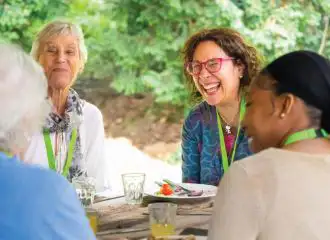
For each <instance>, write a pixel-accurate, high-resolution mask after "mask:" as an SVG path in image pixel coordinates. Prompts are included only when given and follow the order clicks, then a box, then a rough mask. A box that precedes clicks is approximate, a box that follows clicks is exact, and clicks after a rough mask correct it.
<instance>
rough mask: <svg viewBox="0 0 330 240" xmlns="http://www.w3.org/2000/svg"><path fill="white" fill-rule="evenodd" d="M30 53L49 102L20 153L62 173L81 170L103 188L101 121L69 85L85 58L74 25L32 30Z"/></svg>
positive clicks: (58, 24)
mask: <svg viewBox="0 0 330 240" xmlns="http://www.w3.org/2000/svg"><path fill="white" fill-rule="evenodd" d="M31 54H32V56H33V58H34V59H35V60H36V61H37V62H39V63H40V65H41V66H42V67H43V69H44V72H45V75H46V77H47V83H48V96H49V98H50V99H51V101H52V103H53V109H52V112H51V113H50V114H49V116H48V117H47V119H46V124H45V126H44V130H43V132H40V133H38V134H36V135H35V136H34V137H33V138H32V140H31V143H30V146H29V148H28V150H27V151H26V153H25V155H24V160H25V162H28V163H35V164H40V165H42V166H45V167H49V168H51V169H53V170H54V171H56V172H58V173H60V174H62V175H63V176H65V177H67V178H68V179H69V180H71V179H72V177H75V176H78V175H80V174H87V176H89V177H94V178H96V186H97V189H98V190H102V188H103V185H104V184H103V183H104V179H103V169H104V157H105V156H104V127H103V118H102V114H101V112H100V110H99V109H98V108H97V107H96V106H94V105H93V104H91V103H89V102H87V101H85V100H82V99H81V98H80V97H79V95H78V94H77V93H76V92H75V91H74V90H73V89H72V85H73V84H74V82H75V81H76V79H77V76H78V75H79V73H81V72H82V71H83V69H84V66H85V64H86V61H87V49H86V46H85V43H84V36H83V33H82V30H81V29H80V27H79V26H77V25H75V24H73V23H70V22H65V21H54V22H51V23H49V24H47V25H46V26H45V27H44V28H43V29H42V30H41V31H40V32H39V34H38V35H37V37H36V40H35V41H34V43H33V46H32V50H31Z"/></svg>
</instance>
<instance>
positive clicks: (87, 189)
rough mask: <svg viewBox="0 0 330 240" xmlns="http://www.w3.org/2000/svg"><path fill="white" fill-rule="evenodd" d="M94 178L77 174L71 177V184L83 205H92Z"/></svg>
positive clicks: (94, 190) (94, 191)
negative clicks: (77, 175)
mask: <svg viewBox="0 0 330 240" xmlns="http://www.w3.org/2000/svg"><path fill="white" fill-rule="evenodd" d="M95 183H96V181H95V178H93V177H86V176H79V177H74V178H72V184H73V186H74V188H75V189H76V193H77V195H78V197H79V199H80V201H81V203H82V205H83V206H84V207H88V206H92V205H93V202H94V196H95V193H96V189H95Z"/></svg>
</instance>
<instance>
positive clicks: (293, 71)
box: [262, 51, 330, 132]
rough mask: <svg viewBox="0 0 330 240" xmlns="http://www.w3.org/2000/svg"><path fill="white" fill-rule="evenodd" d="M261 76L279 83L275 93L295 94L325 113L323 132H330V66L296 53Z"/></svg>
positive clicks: (315, 56)
mask: <svg viewBox="0 0 330 240" xmlns="http://www.w3.org/2000/svg"><path fill="white" fill-rule="evenodd" d="M262 74H269V75H270V76H271V77H272V78H273V79H274V80H275V81H276V84H275V86H276V92H277V93H278V94H282V93H292V94H293V95H295V96H297V97H299V98H301V99H302V100H303V101H305V103H307V104H309V105H312V106H314V107H315V108H318V109H319V110H321V111H322V118H321V128H323V129H325V130H326V131H328V132H330V62H329V60H327V59H326V58H324V57H322V56H321V55H319V54H317V53H314V52H310V51H295V52H291V53H288V54H286V55H283V56H281V57H279V58H278V59H276V60H275V61H273V62H272V63H270V64H269V65H268V66H267V67H266V68H265V69H264V70H263V71H262Z"/></svg>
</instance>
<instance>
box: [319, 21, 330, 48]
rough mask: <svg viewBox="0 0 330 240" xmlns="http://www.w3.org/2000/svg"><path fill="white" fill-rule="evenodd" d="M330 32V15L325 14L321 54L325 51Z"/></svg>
mask: <svg viewBox="0 0 330 240" xmlns="http://www.w3.org/2000/svg"><path fill="white" fill-rule="evenodd" d="M328 32H329V16H324V30H323V36H322V40H321V45H320V48H319V54H323V52H324V49H325V45H326V43H327V37H328Z"/></svg>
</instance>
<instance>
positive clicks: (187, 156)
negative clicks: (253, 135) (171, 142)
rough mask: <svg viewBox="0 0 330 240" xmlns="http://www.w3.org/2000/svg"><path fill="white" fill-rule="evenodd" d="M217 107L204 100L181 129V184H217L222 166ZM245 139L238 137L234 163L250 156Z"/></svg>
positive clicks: (241, 135) (241, 133)
mask: <svg viewBox="0 0 330 240" xmlns="http://www.w3.org/2000/svg"><path fill="white" fill-rule="evenodd" d="M216 114H217V113H216V107H215V106H211V105H209V104H207V103H206V102H205V101H204V102H202V103H200V104H199V105H197V106H196V107H195V108H194V109H193V110H192V111H191V112H190V113H189V115H188V117H187V118H186V120H185V122H184V125H183V128H182V177H183V179H182V180H183V182H191V183H202V184H209V185H218V183H219V181H220V179H221V177H222V175H223V173H224V171H223V166H222V159H221V151H220V143H219V142H220V141H219V129H218V124H217V115H216ZM251 154H252V153H251V151H250V149H249V147H248V140H247V137H246V136H245V135H244V131H243V130H241V131H240V133H239V135H238V140H237V147H236V153H235V156H234V161H235V160H239V159H242V158H245V157H247V156H249V155H251Z"/></svg>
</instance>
